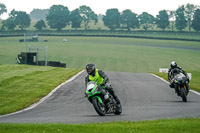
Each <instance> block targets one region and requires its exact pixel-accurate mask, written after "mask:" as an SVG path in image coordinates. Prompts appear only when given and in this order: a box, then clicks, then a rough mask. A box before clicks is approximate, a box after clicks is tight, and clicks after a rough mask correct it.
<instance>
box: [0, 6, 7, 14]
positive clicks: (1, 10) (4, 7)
mask: <svg viewBox="0 0 200 133" xmlns="http://www.w3.org/2000/svg"><path fill="white" fill-rule="evenodd" d="M4 12H7V9H6V6H5V5H4V4H2V3H0V16H1V15H2V14H3V13H4Z"/></svg>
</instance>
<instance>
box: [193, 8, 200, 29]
mask: <svg viewBox="0 0 200 133" xmlns="http://www.w3.org/2000/svg"><path fill="white" fill-rule="evenodd" d="M192 28H193V29H194V30H196V31H200V9H197V10H196V11H195V13H194V17H193V21H192Z"/></svg>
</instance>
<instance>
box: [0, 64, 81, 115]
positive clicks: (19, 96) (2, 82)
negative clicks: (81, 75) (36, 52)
mask: <svg viewBox="0 0 200 133" xmlns="http://www.w3.org/2000/svg"><path fill="white" fill-rule="evenodd" d="M79 71H80V70H79V69H66V68H54V67H39V66H28V65H0V115H3V114H7V113H11V112H15V111H18V110H20V109H23V108H26V107H28V106H30V105H31V104H33V103H35V102H37V101H38V100H40V98H42V97H44V96H46V95H47V94H48V93H49V92H50V91H51V90H53V89H54V88H55V87H56V86H58V85H59V84H61V83H62V82H64V81H66V80H67V79H69V78H70V77H72V76H73V75H75V74H76V73H78V72H79Z"/></svg>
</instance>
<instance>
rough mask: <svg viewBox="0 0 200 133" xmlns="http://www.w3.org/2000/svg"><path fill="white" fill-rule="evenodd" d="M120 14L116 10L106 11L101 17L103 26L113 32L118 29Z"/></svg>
mask: <svg viewBox="0 0 200 133" xmlns="http://www.w3.org/2000/svg"><path fill="white" fill-rule="evenodd" d="M119 19H120V13H119V11H118V9H108V10H107V11H106V15H105V16H104V17H103V22H104V25H105V26H106V27H108V28H110V29H111V30H115V29H116V28H119V27H120V21H119Z"/></svg>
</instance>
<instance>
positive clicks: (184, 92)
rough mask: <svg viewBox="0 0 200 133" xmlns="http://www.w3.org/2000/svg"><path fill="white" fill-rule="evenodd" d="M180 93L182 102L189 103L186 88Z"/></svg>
mask: <svg viewBox="0 0 200 133" xmlns="http://www.w3.org/2000/svg"><path fill="white" fill-rule="evenodd" d="M180 93H181V97H182V101H183V102H187V93H186V89H185V88H184V87H182V88H181V90H180Z"/></svg>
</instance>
